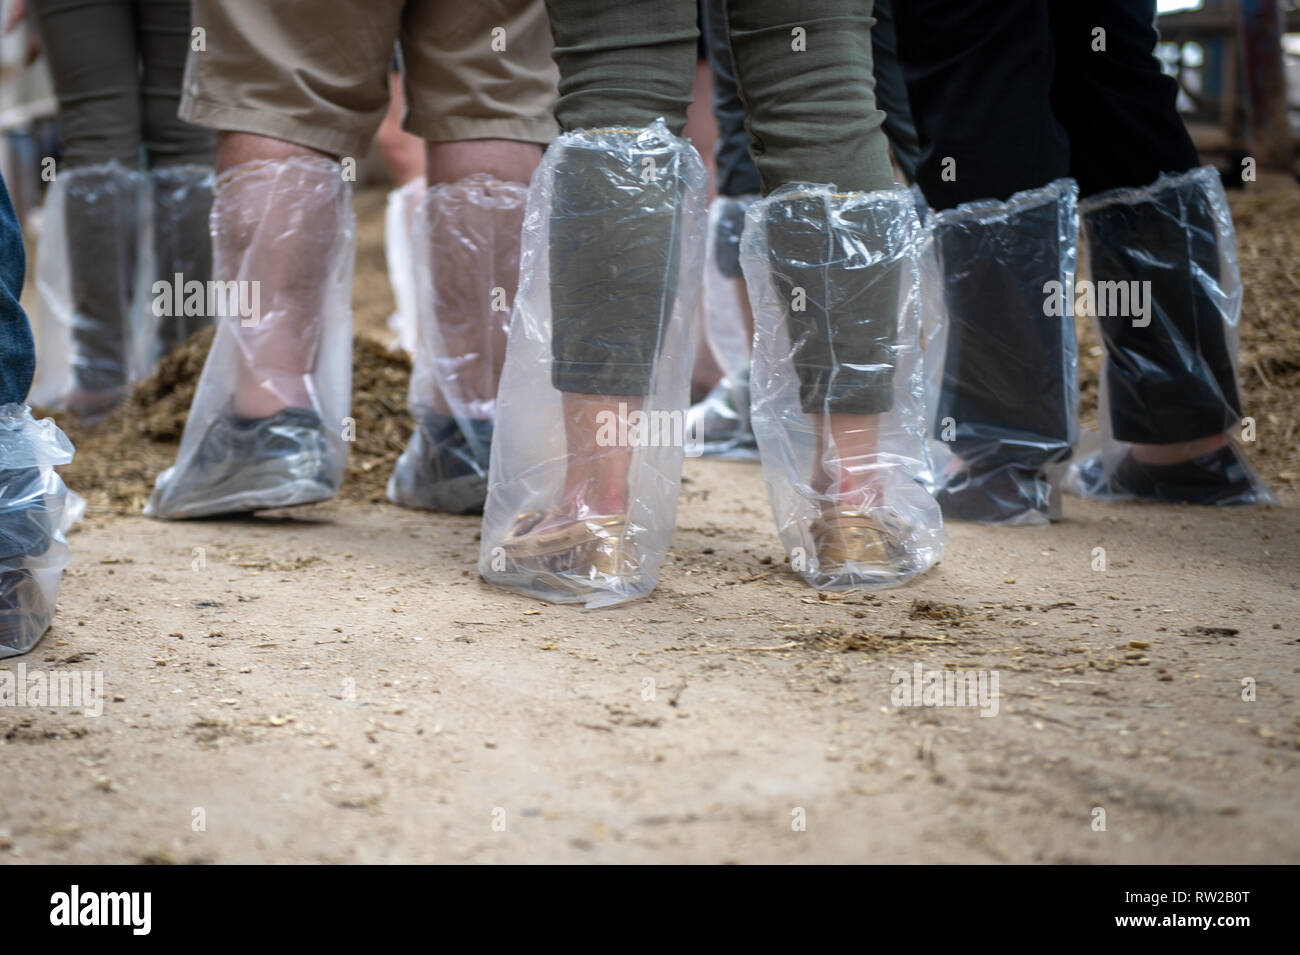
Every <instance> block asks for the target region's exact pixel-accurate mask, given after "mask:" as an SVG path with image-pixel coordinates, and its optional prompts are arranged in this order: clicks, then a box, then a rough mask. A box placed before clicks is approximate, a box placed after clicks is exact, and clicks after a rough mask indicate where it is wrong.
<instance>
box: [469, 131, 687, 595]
mask: <svg viewBox="0 0 1300 955" xmlns="http://www.w3.org/2000/svg"><path fill="white" fill-rule="evenodd" d="M705 183H706V174H705V172H704V166H703V163H702V162H701V160H700V157H699V155H698V154H697V153H696V152H695V149H694V147H692V146H691V145H690V144H689V143H688V142H686V141H685V140H683V139H680V138H678V137H676V136H673V135H672V134H671V133H669V132H668V130H667V128H666V127H665V125H664V124H663V122H662V121H658V122H656V123H654V124H652V125H650V126H648V127H645V128H642V129H601V130H584V131H579V132H576V133H567V134H565V135H563V136H561V137H560V138H559V139H558V140H557V141H556V142H555V143H553V144H552V145H551V147H550V148H549V149H548V150H547V153H546V156H545V158H544V159H543V160H542V165H541V167H540V168H539V169H538V171H537V173H536V174H535V175H534V176H533V181H532V185H531V187H530V190H529V195H528V207H527V213H526V215H525V219H524V233H523V245H522V252H521V268H520V273H519V274H520V285H519V294H518V296H517V297H516V299H515V307H514V311H513V314H512V316H511V324H510V344H509V347H508V349H507V352H506V364H505V369H504V372H503V375H502V379H501V386H500V389H499V391H498V403H497V420H496V428H495V432H494V434H493V440H492V450H491V470H490V476H489V484H488V498H487V503H486V506H485V508H484V517H483V533H482V546H481V551H480V555H479V573H480V574H481V575H482V577H483V579H484V580H486V581H487V582H488V583H490V584H493V585H495V586H498V587H503V588H505V589H508V590H514V591H517V592H519V593H524V594H528V595H531V596H535V597H539V598H542V599H544V600H550V601H554V602H560V603H582V604H585V605H586V606H588V607H598V606H605V605H608V604H615V603H621V602H623V601H626V600H632V599H635V598H637V597H641V596H645V595H646V594H648V593H649V592H650V591H651V590H652V589H653V588H654V586H655V584H656V583H657V581H658V578H659V571H660V567H661V565H662V563H663V560H664V556H665V554H666V552H667V550H668V545H669V542H670V541H671V539H672V533H673V524H674V521H675V518H676V512H677V498H678V491H679V487H680V481H681V467H682V459H683V456H684V453H685V445H686V442H687V432H686V410H687V407H688V403H689V396H690V373H691V366H692V363H693V359H694V342H695V337H694V333H693V330H692V321H693V318H694V315H695V308H696V304H697V303H696V299H697V289H698V287H699V282H700V268H701V266H702V264H703V261H704V239H705V236H704V233H705V224H706V215H705V205H704V193H705Z"/></svg>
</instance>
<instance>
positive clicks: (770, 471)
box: [743, 184, 944, 589]
mask: <svg viewBox="0 0 1300 955" xmlns="http://www.w3.org/2000/svg"><path fill="white" fill-rule="evenodd" d="M921 242H922V232H921V228H920V223H919V222H918V221H917V218H916V210H915V205H914V203H913V199H912V196H911V194H910V193H909V192H908V191H907V190H905V189H901V188H899V189H893V190H887V191H881V192H871V193H837V192H836V191H835V190H834V188H833V187H830V186H823V185H810V184H791V185H787V186H783V187H782V188H780V189H778V190H776V191H775V192H774V193H772V194H771V195H770V196H769V197H767V198H766V199H764V200H762V201H760V202H756V203H754V204H753V205H751V206H750V207H749V211H748V225H747V228H746V230H745V239H744V246H743V261H744V266H745V275H746V277H747V278H748V284H749V296H750V300H751V301H752V302H753V305H754V322H755V333H754V357H753V379H752V383H753V392H754V394H753V423H754V431H755V434H756V435H757V437H758V445H759V448H760V449H761V452H762V460H763V477H764V480H765V482H766V484H767V490H768V497H769V500H770V502H771V506H772V513H773V516H774V517H775V518H776V524H777V531H778V533H779V534H780V537H781V542H782V544H783V545H784V547H785V549H786V552H787V553H788V554H789V556H790V563H791V566H792V568H793V569H794V570H795V571H796V572H798V573H800V574H801V575H802V576H803V577H804V579H805V580H806V581H807V582H808V583H809V584H811V585H812V586H814V587H817V588H821V589H876V588H881V587H889V586H895V585H898V584H901V583H905V582H906V581H907V580H910V579H912V578H913V577H915V576H916V575H918V574H921V573H924V572H925V571H926V570H928V569H929V568H930V567H931V566H933V564H934V563H935V561H937V560H938V559H939V557H940V556H941V554H942V552H943V541H944V537H943V522H942V518H941V516H940V513H939V507H938V505H937V504H936V503H935V501H934V499H933V498H932V497H931V496H930V494H929V492H927V491H926V489H925V488H924V487H923V486H922V485H921V484H920V482H919V481H918V478H919V477H920V476H921V475H923V474H924V473H926V471H927V470H928V468H929V461H928V458H927V444H926V433H925V432H926V425H925V394H924V381H923V374H922V363H921V350H920V343H921V341H920V311H919V309H920V271H919V265H918V256H919V254H920V249H921Z"/></svg>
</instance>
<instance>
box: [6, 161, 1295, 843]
mask: <svg viewBox="0 0 1300 955" xmlns="http://www.w3.org/2000/svg"><path fill="white" fill-rule="evenodd" d="M1233 202H1234V208H1235V209H1236V211H1237V213H1238V217H1239V220H1238V221H1239V225H1240V228H1241V236H1240V244H1241V249H1242V264H1243V271H1244V274H1245V277H1246V283H1247V290H1248V291H1247V302H1246V315H1245V320H1244V322H1243V325H1244V328H1243V350H1242V379H1243V388H1244V392H1245V398H1246V404H1247V413H1248V414H1251V415H1253V416H1255V417H1256V418H1257V421H1258V429H1259V438H1258V442H1257V443H1256V444H1255V445H1254V446H1252V449H1251V450H1252V455H1253V457H1254V459H1255V461H1256V462H1257V463H1258V465H1259V466H1260V468H1261V471H1262V472H1263V473H1265V474H1266V476H1267V477H1268V479H1269V481H1270V482H1271V484H1272V485H1273V487H1274V488H1275V489H1276V490H1277V491H1278V493H1279V496H1280V497H1281V498H1282V499H1283V501H1284V502H1285V503H1286V504H1288V505H1291V506H1288V507H1284V508H1277V509H1266V508H1248V509H1235V510H1198V509H1192V508H1186V507H1155V506H1140V505H1103V504H1097V503H1092V502H1083V501H1079V500H1076V499H1072V498H1070V499H1067V501H1066V508H1067V518H1068V519H1067V520H1065V521H1063V522H1062V523H1060V524H1057V525H1054V526H1052V527H1051V528H1043V529H1025V530H1015V529H988V528H981V527H972V526H966V525H953V526H951V527H950V528H949V543H948V552H947V556H946V557H945V558H944V560H943V561H942V562H941V563H940V565H939V566H938V567H937V568H936V569H935V570H934V571H933V572H932V573H931V574H929V575H927V576H926V577H925V578H924V579H922V580H921V581H919V582H918V583H915V584H913V585H911V586H909V587H907V588H904V589H901V590H895V591H888V592H883V593H881V594H879V595H875V596H853V597H847V598H843V599H831V598H828V597H826V596H824V595H818V594H816V593H815V592H813V591H811V590H809V589H808V588H806V587H805V586H804V585H803V584H802V583H801V582H800V581H799V580H798V579H797V578H796V577H795V576H793V575H792V574H791V572H790V571H789V569H788V567H787V566H786V565H785V561H784V555H783V554H782V552H781V550H780V546H779V543H778V541H777V539H776V536H775V534H774V531H773V529H772V526H771V518H770V515H769V513H768V510H767V504H766V499H765V495H764V491H763V485H762V481H761V478H760V475H759V471H758V468H757V466H755V465H748V464H737V463H720V462H713V461H688V463H687V469H686V473H687V482H686V484H685V488H684V495H683V501H682V507H681V511H680V514H679V520H678V527H677V536H676V539H675V541H674V547H673V552H672V554H671V556H670V561H669V565H668V567H667V568H666V570H665V573H664V578H663V581H662V583H661V585H660V587H659V589H658V590H657V591H656V593H655V594H654V595H653V596H652V597H651V598H649V599H647V600H644V601H640V602H637V603H634V604H631V605H627V606H623V607H617V608H612V609H606V610H599V611H584V610H578V609H573V608H561V607H554V606H550V605H546V604H542V603H538V602H535V601H532V600H528V599H525V598H522V597H516V596H512V595H509V594H503V593H500V592H498V591H495V590H492V589H490V588H488V587H486V586H485V585H483V584H482V583H481V582H480V581H479V580H478V578H477V576H476V573H475V570H474V564H475V560H476V557H477V530H478V528H477V522H476V521H475V520H474V519H473V518H457V517H445V516H439V515H435V514H429V513H422V512H415V511H408V510H403V509H400V508H397V507H393V506H391V505H388V504H385V503H382V495H383V483H384V481H385V480H386V479H387V476H388V473H389V471H390V470H391V467H392V462H393V460H395V457H396V454H397V453H398V452H400V450H401V447H402V443H403V441H404V440H405V436H406V434H407V432H408V431H409V427H410V424H409V421H408V420H407V419H406V417H405V414H404V411H403V404H404V401H403V399H404V389H405V379H406V376H407V374H408V373H409V367H408V365H407V364H406V362H405V361H404V359H402V358H401V357H399V356H395V355H393V354H392V353H390V352H387V351H385V349H384V348H382V347H381V346H380V345H378V344H375V343H374V341H377V340H379V339H381V338H383V337H384V334H383V322H384V319H385V318H386V316H387V314H388V311H389V310H390V309H391V297H390V295H389V292H388V288H387V283H386V279H385V277H384V273H383V257H382V222H381V216H382V206H383V195H382V193H380V192H377V191H369V192H364V193H361V194H359V195H358V197H357V204H358V211H359V214H360V221H361V248H360V251H359V259H358V282H357V295H356V299H357V301H356V312H357V324H358V327H359V329H361V330H362V331H363V333H365V334H366V335H369V336H371V338H372V339H373V341H367V342H365V343H364V344H362V345H360V346H359V349H358V370H357V379H358V380H357V402H356V409H355V416H356V417H357V420H358V443H357V445H356V448H355V450H354V453H353V457H352V463H351V470H350V472H349V476H348V484H347V487H346V489H345V493H344V495H343V498H342V499H341V500H340V501H338V502H334V503H331V504H329V505H325V506H319V507H312V508H304V509H297V510H286V511H281V512H274V513H268V514H265V515H261V516H258V517H256V518H248V519H243V520H212V521H200V522H192V523H185V524H179V525H178V524H163V523H158V522H153V521H149V520H147V519H145V518H143V517H140V516H137V514H138V509H139V506H140V504H142V503H143V498H144V496H145V495H146V494H147V492H148V488H149V486H150V484H151V483H152V478H153V475H154V474H156V472H157V470H158V469H159V468H160V467H162V466H165V465H166V464H167V463H169V462H170V460H171V457H172V456H173V455H174V451H175V444H174V442H175V440H176V438H177V437H178V435H179V432H180V427H181V426H182V424H183V413H184V409H185V407H186V406H187V404H188V395H187V391H186V387H187V386H186V381H187V380H189V381H190V382H191V386H192V376H193V373H194V371H195V370H196V369H197V367H198V365H199V364H200V363H201V358H202V348H201V346H199V345H196V346H195V347H194V348H192V349H191V350H190V351H189V352H187V353H186V354H184V355H181V356H179V357H178V358H177V359H176V360H175V361H174V362H173V363H172V364H171V365H169V366H166V367H164V368H163V369H162V370H161V371H160V373H159V376H157V378H156V379H155V380H154V381H152V382H149V383H146V385H145V386H143V387H142V389H141V391H140V392H139V393H138V394H137V396H136V398H135V399H134V401H133V404H132V405H131V406H129V407H128V408H127V409H126V411H124V412H123V414H122V415H119V417H118V418H117V419H115V420H113V421H110V422H109V423H108V424H106V425H105V426H104V427H103V428H102V429H101V430H100V431H98V432H96V433H93V434H91V433H86V432H84V431H81V430H79V429H75V428H72V427H69V431H70V432H71V433H72V434H73V437H74V440H75V441H76V442H77V444H78V446H79V448H80V456H79V458H78V461H77V462H75V463H74V464H73V465H72V466H70V467H69V468H67V469H65V474H66V476H67V479H68V482H69V484H70V485H71V486H73V487H75V488H76V489H77V490H78V491H80V492H81V493H82V494H83V495H85V497H86V498H87V500H88V501H89V504H90V508H89V512H88V516H87V518H86V519H85V521H84V522H83V523H82V524H81V525H80V526H79V527H78V528H77V529H76V530H75V531H74V533H73V534H72V536H71V543H72V547H73V562H72V565H71V567H70V568H69V569H68V572H67V574H66V575H65V581H64V588H63V592H62V595H61V599H60V609H59V614H58V617H57V619H56V621H55V624H54V626H53V628H52V629H51V631H50V632H49V633H48V634H47V635H46V637H45V639H44V641H43V642H42V643H41V644H40V645H39V646H38V647H37V649H36V650H34V651H33V652H32V653H31V654H29V655H27V656H26V657H24V658H20V659H18V660H8V661H4V664H3V665H0V670H2V669H4V668H6V667H7V668H8V669H10V670H16V668H17V666H18V664H19V663H24V664H26V666H27V667H28V668H33V667H40V668H44V669H47V670H62V669H78V670H85V669H92V670H96V671H101V672H102V674H103V679H104V693H105V697H106V699H107V702H106V703H105V706H104V712H103V715H101V716H98V717H92V716H87V715H83V714H80V713H73V712H69V711H68V710H66V709H32V708H28V709H16V708H3V707H0V761H2V765H3V766H4V772H3V773H2V774H0V862H10V863H19V862H159V863H169V862H176V863H185V862H219V863H242V862H334V861H338V862H460V861H474V862H507V861H518V862H543V861H569V862H636V861H647V862H650V861H654V862H855V861H871V862H941V861H948V862H1161V863H1172V862H1184V863H1190V862H1196V863H1201V862H1292V863H1294V862H1300V814H1298V813H1297V805H1300V705H1298V704H1297V697H1298V696H1300V690H1298V687H1300V679H1297V673H1300V632H1297V624H1296V621H1297V619H1298V618H1300V590H1298V587H1300V512H1297V510H1296V509H1295V507H1294V505H1295V504H1296V503H1298V502H1300V493H1298V491H1300V407H1298V404H1300V401H1298V399H1300V329H1298V328H1297V322H1296V316H1295V304H1294V303H1295V300H1296V292H1297V281H1296V279H1295V278H1294V272H1293V269H1294V263H1295V262H1296V261H1297V260H1300V190H1297V189H1295V188H1294V187H1291V186H1282V185H1277V184H1274V185H1273V187H1271V188H1270V189H1268V190H1267V191H1265V190H1261V191H1260V192H1258V193H1254V194H1245V195H1242V194H1237V195H1234V197H1233ZM1081 353H1082V355H1083V365H1084V368H1083V373H1084V396H1085V414H1094V415H1095V411H1094V410H1093V409H1094V408H1095V377H1096V362H1097V358H1098V357H1099V354H1100V353H1099V351H1098V350H1097V349H1096V345H1095V339H1093V338H1092V337H1091V332H1088V331H1086V330H1085V337H1084V340H1083V342H1082V345H1081ZM1099 547H1100V548H1104V551H1105V569H1104V570H1101V569H1098V566H1099V565H1098V562H1097V553H1098V552H1097V551H1096V548H1099ZM918 664H919V665H920V667H921V669H922V670H923V671H930V670H940V671H942V670H945V669H959V670H972V669H974V670H981V671H996V673H997V674H998V679H999V692H998V696H997V701H998V706H997V714H996V715H995V716H990V717H984V716H981V715H980V712H979V711H978V710H977V709H974V708H957V707H930V706H926V707H920V706H917V707H905V706H895V705H893V701H892V700H891V692H892V691H893V690H894V689H895V685H894V682H893V681H891V675H892V674H893V673H894V672H895V671H896V670H903V671H908V672H909V673H910V672H911V671H912V670H913V667H914V666H915V665H918ZM1243 681H1244V682H1243ZM1251 689H1253V697H1254V698H1253V699H1252V700H1250V701H1247V700H1246V699H1243V695H1245V696H1251V695H1252V694H1251V693H1250V692H1249V691H1250V690H1251ZM1103 826H1104V827H1103Z"/></svg>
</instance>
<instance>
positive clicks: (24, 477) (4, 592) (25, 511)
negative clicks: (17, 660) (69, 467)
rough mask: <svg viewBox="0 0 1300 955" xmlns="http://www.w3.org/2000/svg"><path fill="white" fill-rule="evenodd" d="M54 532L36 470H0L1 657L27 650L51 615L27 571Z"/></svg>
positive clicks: (47, 546) (36, 584)
mask: <svg viewBox="0 0 1300 955" xmlns="http://www.w3.org/2000/svg"><path fill="white" fill-rule="evenodd" d="M53 531H54V529H53V523H52V521H51V520H50V512H49V508H48V507H47V506H46V498H45V486H44V482H43V481H42V478H41V472H40V469H39V468H18V469H15V470H11V471H0V657H6V656H11V655H13V654H15V653H25V652H26V651H27V650H29V649H30V648H31V646H32V645H33V644H34V643H35V641H36V640H37V639H39V637H40V635H41V634H42V633H44V632H45V629H46V627H48V626H49V622H50V618H51V617H52V616H53V615H54V608H52V607H50V606H49V603H48V601H47V600H46V597H45V592H44V591H43V590H42V589H41V586H40V584H39V583H38V582H37V580H36V578H35V577H34V576H33V575H32V572H31V570H30V569H28V567H27V562H28V560H29V559H30V558H36V557H40V556H41V555H42V554H44V553H45V552H46V551H47V550H49V549H50V543H51V541H52V540H53Z"/></svg>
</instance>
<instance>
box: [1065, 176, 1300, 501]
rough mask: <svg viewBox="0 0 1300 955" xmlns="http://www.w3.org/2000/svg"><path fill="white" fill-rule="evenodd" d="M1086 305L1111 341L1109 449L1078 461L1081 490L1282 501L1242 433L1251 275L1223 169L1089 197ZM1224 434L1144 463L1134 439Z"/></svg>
mask: <svg viewBox="0 0 1300 955" xmlns="http://www.w3.org/2000/svg"><path fill="white" fill-rule="evenodd" d="M1079 212H1080V216H1081V218H1082V220H1083V232H1084V254H1083V256H1082V259H1083V268H1082V279H1081V281H1080V289H1079V293H1080V294H1079V304H1080V305H1081V307H1082V308H1084V309H1085V312H1086V314H1088V315H1090V316H1091V318H1092V322H1093V327H1094V328H1095V329H1096V331H1097V335H1098V337H1099V338H1100V339H1101V341H1102V342H1103V344H1104V345H1105V348H1106V359H1105V361H1104V362H1103V366H1102V372H1101V387H1100V401H1099V405H1100V407H1099V413H1100V414H1099V416H1100V420H1101V428H1102V434H1101V450H1100V452H1099V453H1097V454H1093V455H1090V456H1087V457H1081V458H1080V459H1078V460H1076V461H1075V462H1074V463H1073V464H1072V465H1071V467H1070V476H1069V487H1070V489H1071V490H1072V491H1074V492H1075V493H1078V494H1081V495H1083V496H1088V497H1099V498H1104V499H1111V500H1114V499H1128V498H1141V499H1145V500H1155V501H1171V502H1172V501H1186V502H1189V503H1199V504H1276V503H1277V501H1276V499H1275V498H1274V497H1273V495H1272V494H1271V493H1270V491H1269V490H1268V488H1267V487H1266V486H1265V484H1264V482H1263V480H1262V479H1261V478H1260V477H1259V475H1258V473H1257V472H1256V471H1255V469H1254V468H1253V467H1252V466H1251V464H1250V462H1249V460H1248V459H1247V457H1246V455H1245V453H1244V450H1243V448H1242V446H1241V443H1240V441H1239V438H1240V437H1241V435H1243V434H1247V433H1249V430H1248V429H1249V427H1250V425H1249V423H1248V422H1247V421H1246V420H1244V419H1243V417H1242V408H1241V398H1240V391H1239V388H1238V383H1237V343H1238V338H1239V323H1240V318H1241V300H1242V289H1241V275H1240V272H1239V270H1238V266H1237V250H1236V240H1235V234H1234V230H1233V225H1232V215H1231V213H1230V211H1229V209H1228V203H1227V197H1226V196H1225V195H1224V192H1223V185H1222V182H1221V181H1220V178H1219V173H1218V171H1217V170H1216V169H1215V168H1214V167H1212V166H1203V167H1201V168H1199V169H1193V170H1191V171H1190V172H1186V173H1182V174H1180V175H1173V176H1161V177H1160V179H1158V180H1157V181H1156V182H1155V183H1154V184H1152V185H1150V186H1147V187H1145V188H1142V189H1123V190H1116V191H1113V192H1108V193H1104V194H1102V195H1098V196H1094V197H1092V198H1090V199H1088V200H1087V201H1085V202H1083V203H1081V204H1080V207H1079ZM1223 433H1226V434H1228V435H1229V436H1230V440H1229V442H1228V444H1227V445H1226V446H1224V447H1222V448H1218V449H1215V450H1208V451H1206V452H1205V453H1204V454H1202V455H1200V456H1199V457H1196V458H1195V459H1194V460H1191V461H1187V462H1183V463H1178V464H1159V465H1153V464H1143V463H1140V462H1138V461H1137V460H1135V459H1134V457H1133V455H1132V453H1131V452H1132V445H1133V444H1134V443H1140V444H1155V445H1160V444H1173V443H1181V442H1190V441H1196V440H1198V439H1206V438H1213V436H1215V435H1218V434H1223Z"/></svg>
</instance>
